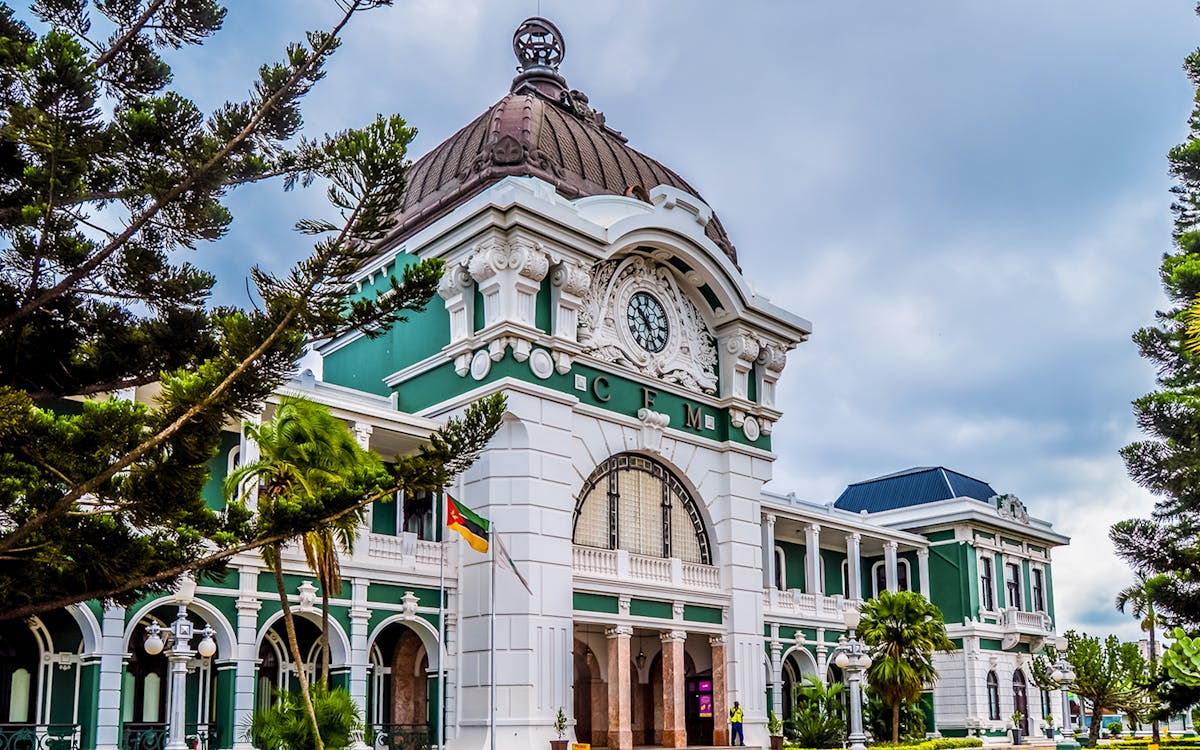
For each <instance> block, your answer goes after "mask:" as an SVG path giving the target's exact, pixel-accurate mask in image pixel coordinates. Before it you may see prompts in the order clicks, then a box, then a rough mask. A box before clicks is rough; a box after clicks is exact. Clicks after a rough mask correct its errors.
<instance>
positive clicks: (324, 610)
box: [321, 583, 329, 690]
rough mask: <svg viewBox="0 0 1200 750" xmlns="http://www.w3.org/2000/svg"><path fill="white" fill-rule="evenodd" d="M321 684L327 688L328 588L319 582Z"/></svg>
mask: <svg viewBox="0 0 1200 750" xmlns="http://www.w3.org/2000/svg"><path fill="white" fill-rule="evenodd" d="M321 684H322V685H324V686H325V689H326V690H328V689H329V589H328V588H326V586H325V584H324V583H322V584H321Z"/></svg>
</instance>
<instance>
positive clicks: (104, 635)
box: [96, 607, 125, 750]
mask: <svg viewBox="0 0 1200 750" xmlns="http://www.w3.org/2000/svg"><path fill="white" fill-rule="evenodd" d="M100 628H101V629H100V633H101V635H100V690H99V694H98V695H97V696H96V750H118V749H119V748H120V746H121V742H120V739H121V676H122V674H123V672H124V668H123V667H124V660H125V643H124V638H125V608H124V607H110V608H108V609H106V610H104V620H103V622H102V623H101V626H100Z"/></svg>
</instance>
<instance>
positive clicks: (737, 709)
mask: <svg viewBox="0 0 1200 750" xmlns="http://www.w3.org/2000/svg"><path fill="white" fill-rule="evenodd" d="M729 726H730V729H731V731H730V733H729V734H730V737H729V741H730V742H731V743H732V744H734V745H741V746H742V747H745V746H746V737H745V735H743V734H742V707H741V706H740V705H738V702H737V701H734V702H733V708H731V709H729Z"/></svg>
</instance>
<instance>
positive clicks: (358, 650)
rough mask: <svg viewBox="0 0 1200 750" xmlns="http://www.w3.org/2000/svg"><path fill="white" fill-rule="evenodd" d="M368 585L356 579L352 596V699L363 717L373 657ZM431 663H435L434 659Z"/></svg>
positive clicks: (365, 710)
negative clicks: (368, 642) (369, 665)
mask: <svg viewBox="0 0 1200 750" xmlns="http://www.w3.org/2000/svg"><path fill="white" fill-rule="evenodd" d="M367 583H368V581H367V580H366V579H363V578H355V579H354V580H353V581H352V583H351V585H352V587H353V588H352V590H351V594H350V595H351V597H352V602H351V604H350V698H351V699H352V700H353V701H354V702H355V703H356V704H357V705H358V710H359V712H361V714H362V715H363V716H366V715H367V667H368V664H369V662H370V656H371V655H370V651H369V650H368V649H367V635H368V634H367V622H368V620H369V619H370V617H371V610H370V609H369V608H368V607H367ZM430 657H433V654H430ZM429 661H430V662H433V661H434V658H430V660H429ZM435 674H436V673H435Z"/></svg>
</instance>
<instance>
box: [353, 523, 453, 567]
mask: <svg viewBox="0 0 1200 750" xmlns="http://www.w3.org/2000/svg"><path fill="white" fill-rule="evenodd" d="M366 548H367V557H368V558H371V559H374V560H386V561H388V562H390V563H391V564H393V565H394V566H395V567H397V568H401V569H404V570H421V571H425V572H437V570H438V567H439V566H440V565H441V561H442V554H443V547H442V543H441V542H431V541H427V540H425V539H418V538H417V535H416V534H412V533H409V532H404V533H401V534H396V535H394V536H393V535H391V534H375V533H369V534H367V545H366Z"/></svg>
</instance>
